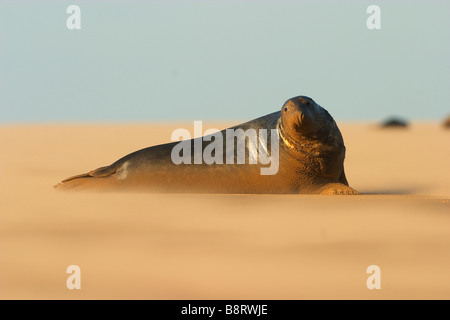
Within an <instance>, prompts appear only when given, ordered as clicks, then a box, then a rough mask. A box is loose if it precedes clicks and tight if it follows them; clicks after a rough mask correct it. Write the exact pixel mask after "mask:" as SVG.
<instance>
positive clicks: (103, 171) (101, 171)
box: [61, 166, 117, 183]
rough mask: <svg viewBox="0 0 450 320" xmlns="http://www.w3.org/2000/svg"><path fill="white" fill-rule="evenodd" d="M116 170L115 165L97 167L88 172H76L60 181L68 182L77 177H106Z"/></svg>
mask: <svg viewBox="0 0 450 320" xmlns="http://www.w3.org/2000/svg"><path fill="white" fill-rule="evenodd" d="M116 171H117V167H111V166H106V167H100V168H98V169H95V170H92V171H89V172H88V173H83V174H78V175H76V176H73V177H69V178H67V179H64V180H63V181H61V182H62V183H64V182H68V181H70V180H74V179H79V178H102V177H108V176H110V175H113V174H114V173H116Z"/></svg>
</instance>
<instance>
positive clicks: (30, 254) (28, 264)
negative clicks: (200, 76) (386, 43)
mask: <svg viewBox="0 0 450 320" xmlns="http://www.w3.org/2000/svg"><path fill="white" fill-rule="evenodd" d="M236 123H239V122H236ZM230 124H232V123H207V124H204V129H206V128H209V127H215V128H219V129H221V128H224V127H227V126H228V125H230ZM179 127H185V128H192V123H173V124H139V125H136V124H133V125H131V124H130V125H122V124H108V125H106V124H105V125H94V124H92V125H23V126H20V125H14V126H2V127H0V150H1V153H0V177H1V180H0V181H1V182H0V237H1V239H0V257H1V259H0V298H3V299H11V298H12V299H15V298H26V299H50V298H51V299H53V298H62V299H92V298H112V299H119V298H125V299H128V298H138V299H141V298H142V299H303V298H313V299H315V298H327V299H328V298H338V299H341V298H343V299H346V298H356V299H365V298H368V299H382V298H388V299H391V298H394V299H399V298H402V299H403V298H406V299H408V298H413V299H415V298H439V299H450V274H449V270H450V170H449V160H450V130H445V129H443V128H442V126H441V125H440V124H438V123H418V124H417V123H413V124H412V126H411V127H410V128H409V129H404V130H402V129H398V130H395V129H391V130H382V129H378V128H376V127H375V126H372V125H370V124H352V123H348V124H340V128H341V131H342V133H343V136H344V140H345V142H346V146H347V158H346V162H345V166H346V173H347V178H348V180H349V182H350V185H351V186H352V187H354V188H355V189H357V190H358V191H360V192H362V193H363V194H362V195H360V196H347V197H345V196H343V197H339V196H312V195H311V196H309V195H302V196H300V195H190V194H183V195H176V194H147V193H70V192H58V191H56V190H54V189H53V188H52V186H53V185H55V184H56V183H58V182H59V181H60V180H61V179H63V178H67V177H68V176H71V175H75V174H79V173H83V172H86V171H89V170H91V169H94V168H97V167H100V166H103V165H108V164H110V163H112V162H113V161H115V160H117V159H118V158H120V157H122V156H123V155H125V154H128V153H130V152H132V151H135V150H138V149H140V148H143V147H147V146H150V145H154V144H158V143H165V142H168V141H169V139H170V134H171V132H172V131H173V130H174V129H176V128H179ZM72 264H75V265H78V266H80V268H81V286H82V288H81V290H68V289H67V287H66V279H67V277H68V276H69V275H68V274H66V268H67V266H69V265H72ZM372 264H375V265H378V266H379V267H380V268H381V289H380V290H368V289H367V287H366V279H367V277H368V276H369V275H368V274H367V273H366V268H367V266H369V265H372Z"/></svg>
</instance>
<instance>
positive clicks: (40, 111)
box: [0, 0, 450, 123]
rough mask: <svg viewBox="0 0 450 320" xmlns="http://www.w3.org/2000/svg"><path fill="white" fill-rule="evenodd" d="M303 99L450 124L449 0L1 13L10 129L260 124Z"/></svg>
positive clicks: (98, 6)
mask: <svg viewBox="0 0 450 320" xmlns="http://www.w3.org/2000/svg"><path fill="white" fill-rule="evenodd" d="M70 4H77V5H79V6H80V8H81V30H73V31H71V30H68V29H67V28H66V18H67V17H68V15H67V14H66V8H67V7H68V6H69V5H70ZM370 4H378V5H379V6H380V7H381V30H368V29H367V27H366V19H367V17H368V14H366V8H367V6H368V5H370ZM296 95H307V96H310V97H311V98H313V99H314V100H316V102H318V103H319V104H321V105H322V106H323V107H325V108H326V109H327V110H328V111H329V112H330V113H331V114H332V115H333V116H334V117H335V118H336V119H337V120H367V119H371V120H376V121H378V120H381V119H383V118H385V117H387V116H390V115H399V116H403V117H405V118H408V119H419V120H428V119H436V120H437V119H442V118H443V117H444V116H445V115H447V114H449V113H450V103H449V101H450V1H407V2H406V1H242V0H241V1H223V0H222V1H217V0H216V1H93V0H90V1H17V0H14V1H5V0H2V1H0V123H22V122H47V123H48V122H109V121H113V122H130V121H149V122H151V121H172V120H189V121H190V120H207V119H208V120H210V119H216V120H221V119H224V120H228V119H233V120H234V119H243V120H250V119H253V118H256V117H259V116H261V115H265V114H267V113H270V112H273V111H276V110H278V109H279V108H280V107H281V105H282V104H283V102H284V101H285V100H286V99H288V98H290V97H292V96H296Z"/></svg>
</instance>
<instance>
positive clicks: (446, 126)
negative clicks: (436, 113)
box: [443, 115, 450, 129]
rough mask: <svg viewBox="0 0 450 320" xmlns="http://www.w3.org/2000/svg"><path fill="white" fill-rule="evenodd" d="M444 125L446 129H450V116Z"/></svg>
mask: <svg viewBox="0 0 450 320" xmlns="http://www.w3.org/2000/svg"><path fill="white" fill-rule="evenodd" d="M443 125H444V128H446V129H450V115H449V116H448V117H447V118H445V120H444V123H443Z"/></svg>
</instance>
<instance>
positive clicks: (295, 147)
mask: <svg viewBox="0 0 450 320" xmlns="http://www.w3.org/2000/svg"><path fill="white" fill-rule="evenodd" d="M230 132H231V133H234V136H233V135H231V138H230V135H229V134H230ZM250 133H251V134H250ZM183 143H184V144H185V147H184V148H183V149H182V150H181V151H183V152H181V153H183V159H184V162H181V163H180V161H178V160H176V161H174V155H175V156H179V155H180V154H181V153H180V152H179V151H177V152H174V150H178V149H180V142H172V143H167V144H162V145H157V146H152V147H149V148H145V149H142V150H139V151H136V152H133V153H131V154H129V155H126V156H125V157H123V158H121V159H119V160H117V161H116V162H114V163H113V164H111V165H109V166H106V167H101V168H98V169H96V170H93V171H90V172H89V173H86V174H81V175H77V176H74V177H70V178H68V179H65V180H63V181H62V182H61V183H59V184H58V185H57V186H56V187H57V188H58V189H72V190H83V189H96V190H113V191H118V190H148V191H155V192H190V193H192V192H195V193H323V194H357V191H355V190H354V189H352V188H350V187H349V186H348V182H347V179H346V177H345V172H344V158H345V146H344V142H343V139H342V135H341V133H340V131H339V129H338V127H337V125H336V123H335V121H334V120H333V118H332V117H331V116H330V115H329V114H328V112H327V111H326V110H325V109H324V108H322V107H321V106H319V105H318V104H316V103H315V102H314V101H313V100H312V99H310V98H308V97H304V96H299V97H295V98H292V99H289V100H288V101H286V103H285V104H284V105H283V107H282V108H281V110H280V111H278V112H274V113H271V114H268V115H266V116H263V117H260V118H258V119H255V120H252V121H249V122H246V123H243V124H240V125H237V126H234V127H231V128H228V129H225V130H222V131H220V132H216V133H214V134H211V135H208V136H204V137H200V138H195V139H191V140H186V141H183ZM213 146H214V148H212V147H213ZM230 146H231V147H230ZM199 151H200V155H199ZM240 152H241V153H240ZM242 152H244V154H245V156H244V158H242ZM186 154H187V155H188V156H186ZM202 155H208V156H210V158H211V157H212V158H213V160H214V161H213V162H212V161H211V159H209V161H208V159H205V161H199V159H200V158H201V156H202ZM261 155H264V157H265V158H264V157H261ZM262 159H265V161H262ZM268 159H270V163H268V161H267V160H268ZM270 168H271V169H273V170H268V169H270ZM263 170H267V171H268V172H266V173H263V172H264V171H263Z"/></svg>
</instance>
